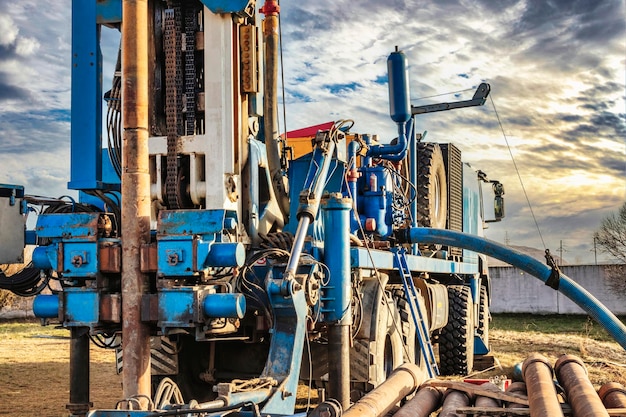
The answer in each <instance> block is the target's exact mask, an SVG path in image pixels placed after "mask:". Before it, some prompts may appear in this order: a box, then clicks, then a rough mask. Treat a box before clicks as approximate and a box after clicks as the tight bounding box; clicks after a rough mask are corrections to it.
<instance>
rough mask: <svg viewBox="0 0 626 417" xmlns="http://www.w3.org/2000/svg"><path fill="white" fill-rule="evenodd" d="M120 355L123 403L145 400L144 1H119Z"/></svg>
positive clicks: (147, 216)
mask: <svg viewBox="0 0 626 417" xmlns="http://www.w3.org/2000/svg"><path fill="white" fill-rule="evenodd" d="M122 14H123V16H124V22H123V23H122V78H123V80H124V82H123V83H122V97H123V98H124V102H123V103H122V121H123V127H124V133H123V136H122V138H123V146H122V154H123V155H122V161H123V165H124V166H123V169H122V237H123V238H124V245H123V246H122V265H124V267H123V270H122V341H123V342H122V350H123V354H124V370H123V371H122V385H123V387H124V398H130V397H133V396H137V395H141V396H145V397H147V398H149V397H150V327H149V325H148V324H146V323H144V322H142V321H141V306H142V303H141V300H142V297H143V295H144V294H145V293H146V292H147V291H148V289H149V278H148V276H147V275H146V274H144V273H142V272H141V247H142V246H143V245H145V244H147V243H149V242H150V171H149V155H148V154H149V152H148V27H149V25H148V1H147V0H124V1H122Z"/></svg>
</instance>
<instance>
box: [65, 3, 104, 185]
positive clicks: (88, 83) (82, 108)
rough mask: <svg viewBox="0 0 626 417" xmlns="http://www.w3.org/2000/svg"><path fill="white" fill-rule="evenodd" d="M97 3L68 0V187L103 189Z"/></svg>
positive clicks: (100, 55) (100, 77)
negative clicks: (70, 81)
mask: <svg viewBox="0 0 626 417" xmlns="http://www.w3.org/2000/svg"><path fill="white" fill-rule="evenodd" d="M96 4H97V2H95V1H93V0H89V1H87V0H73V1H72V116H71V126H72V130H71V168H70V182H69V183H68V188H69V189H72V190H94V189H103V183H102V54H101V52H100V26H99V25H97V24H96V15H97V11H96V9H97V6H96Z"/></svg>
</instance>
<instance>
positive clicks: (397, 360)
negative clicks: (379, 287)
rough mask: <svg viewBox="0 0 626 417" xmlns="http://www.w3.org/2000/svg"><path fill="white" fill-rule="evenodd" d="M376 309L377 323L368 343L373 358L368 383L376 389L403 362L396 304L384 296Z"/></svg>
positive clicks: (399, 320)
mask: <svg viewBox="0 0 626 417" xmlns="http://www.w3.org/2000/svg"><path fill="white" fill-rule="evenodd" d="M382 301H383V302H382V305H380V306H379V307H378V311H377V315H376V316H377V317H376V320H377V323H376V328H375V329H373V330H374V332H373V333H374V334H372V338H373V340H372V341H371V342H370V343H371V344H370V349H371V350H370V352H371V354H372V356H373V358H372V360H373V361H372V363H373V364H374V369H373V372H372V373H371V375H370V383H371V384H372V385H373V386H374V387H377V386H378V385H380V384H381V383H382V382H384V381H385V380H386V379H387V377H388V376H389V375H390V374H391V372H392V371H393V370H394V369H396V368H397V367H398V366H400V365H402V362H403V357H402V356H403V354H402V351H403V348H402V334H401V332H402V330H401V328H400V327H401V319H400V315H399V314H398V309H397V307H396V303H394V301H393V299H392V298H391V297H388V296H385V297H383V300H382Z"/></svg>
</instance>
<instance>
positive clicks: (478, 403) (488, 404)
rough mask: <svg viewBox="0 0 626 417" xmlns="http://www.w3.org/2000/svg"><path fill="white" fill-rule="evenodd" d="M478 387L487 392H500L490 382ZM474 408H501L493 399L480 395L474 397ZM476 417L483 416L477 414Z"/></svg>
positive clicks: (499, 402) (499, 403) (498, 402)
mask: <svg viewBox="0 0 626 417" xmlns="http://www.w3.org/2000/svg"><path fill="white" fill-rule="evenodd" d="M480 387H481V388H482V389H485V390H487V391H493V392H501V391H502V390H501V389H500V388H498V387H497V386H496V385H495V384H492V383H491V382H485V383H484V384H481V385H480ZM474 407H480V408H499V407H502V402H501V401H500V400H498V399H495V398H490V397H483V396H482V395H478V396H476V400H475V401H474ZM477 416H478V417H482V416H484V414H477Z"/></svg>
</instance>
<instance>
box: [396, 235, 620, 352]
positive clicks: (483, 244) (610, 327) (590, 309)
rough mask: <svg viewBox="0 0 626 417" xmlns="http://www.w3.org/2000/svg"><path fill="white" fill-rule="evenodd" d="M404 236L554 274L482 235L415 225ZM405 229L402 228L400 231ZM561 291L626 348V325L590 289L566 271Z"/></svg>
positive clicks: (540, 275)
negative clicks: (582, 285)
mask: <svg viewBox="0 0 626 417" xmlns="http://www.w3.org/2000/svg"><path fill="white" fill-rule="evenodd" d="M404 232H406V234H405V235H402V234H401V235H400V236H399V238H400V239H401V240H405V241H406V242H409V243H438V244H443V245H450V246H455V247H460V248H463V249H468V250H471V251H474V252H479V253H483V254H485V255H489V256H491V257H493V258H496V259H499V260H501V261H503V262H506V263H508V264H511V265H513V266H515V267H517V268H519V269H521V270H523V271H525V272H527V273H529V274H531V275H533V276H535V277H537V278H539V279H540V280H541V281H543V282H544V283H546V282H547V281H548V280H549V279H550V276H551V275H552V268H550V267H549V266H547V265H544V264H543V263H541V262H540V261H538V260H536V259H535V258H532V257H530V256H528V255H524V254H523V253H521V252H518V251H516V250H514V249H511V248H509V247H506V246H503V245H500V244H499V243H497V242H494V241H492V240H489V239H485V238H483V237H479V236H475V235H469V234H466V233H461V232H455V231H451V230H442V229H431V228H427V227H413V228H411V229H407V230H404ZM401 233H402V232H401ZM558 291H560V292H561V293H562V294H563V295H565V296H566V297H568V298H569V299H570V300H572V301H573V302H575V303H576V304H577V305H578V306H579V307H580V308H582V309H583V310H585V311H586V312H587V313H588V314H589V315H590V316H591V317H593V318H594V319H595V320H596V321H597V322H598V323H600V324H601V325H602V326H603V327H604V328H605V329H606V330H607V332H609V333H610V334H611V336H613V338H614V339H615V341H617V343H619V344H620V345H621V346H622V347H623V348H624V349H625V350H626V326H625V325H624V323H622V322H621V321H620V320H619V319H618V318H617V317H616V316H615V315H614V314H613V313H611V311H610V310H609V309H608V308H606V306H604V305H603V304H602V303H601V302H600V301H599V300H598V299H597V298H596V297H594V296H593V295H592V294H591V293H589V291H587V290H585V289H584V288H583V287H581V286H580V285H578V284H577V283H576V282H575V281H573V280H572V279H571V278H569V277H567V276H566V275H564V274H563V273H561V274H560V275H559V281H558Z"/></svg>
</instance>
